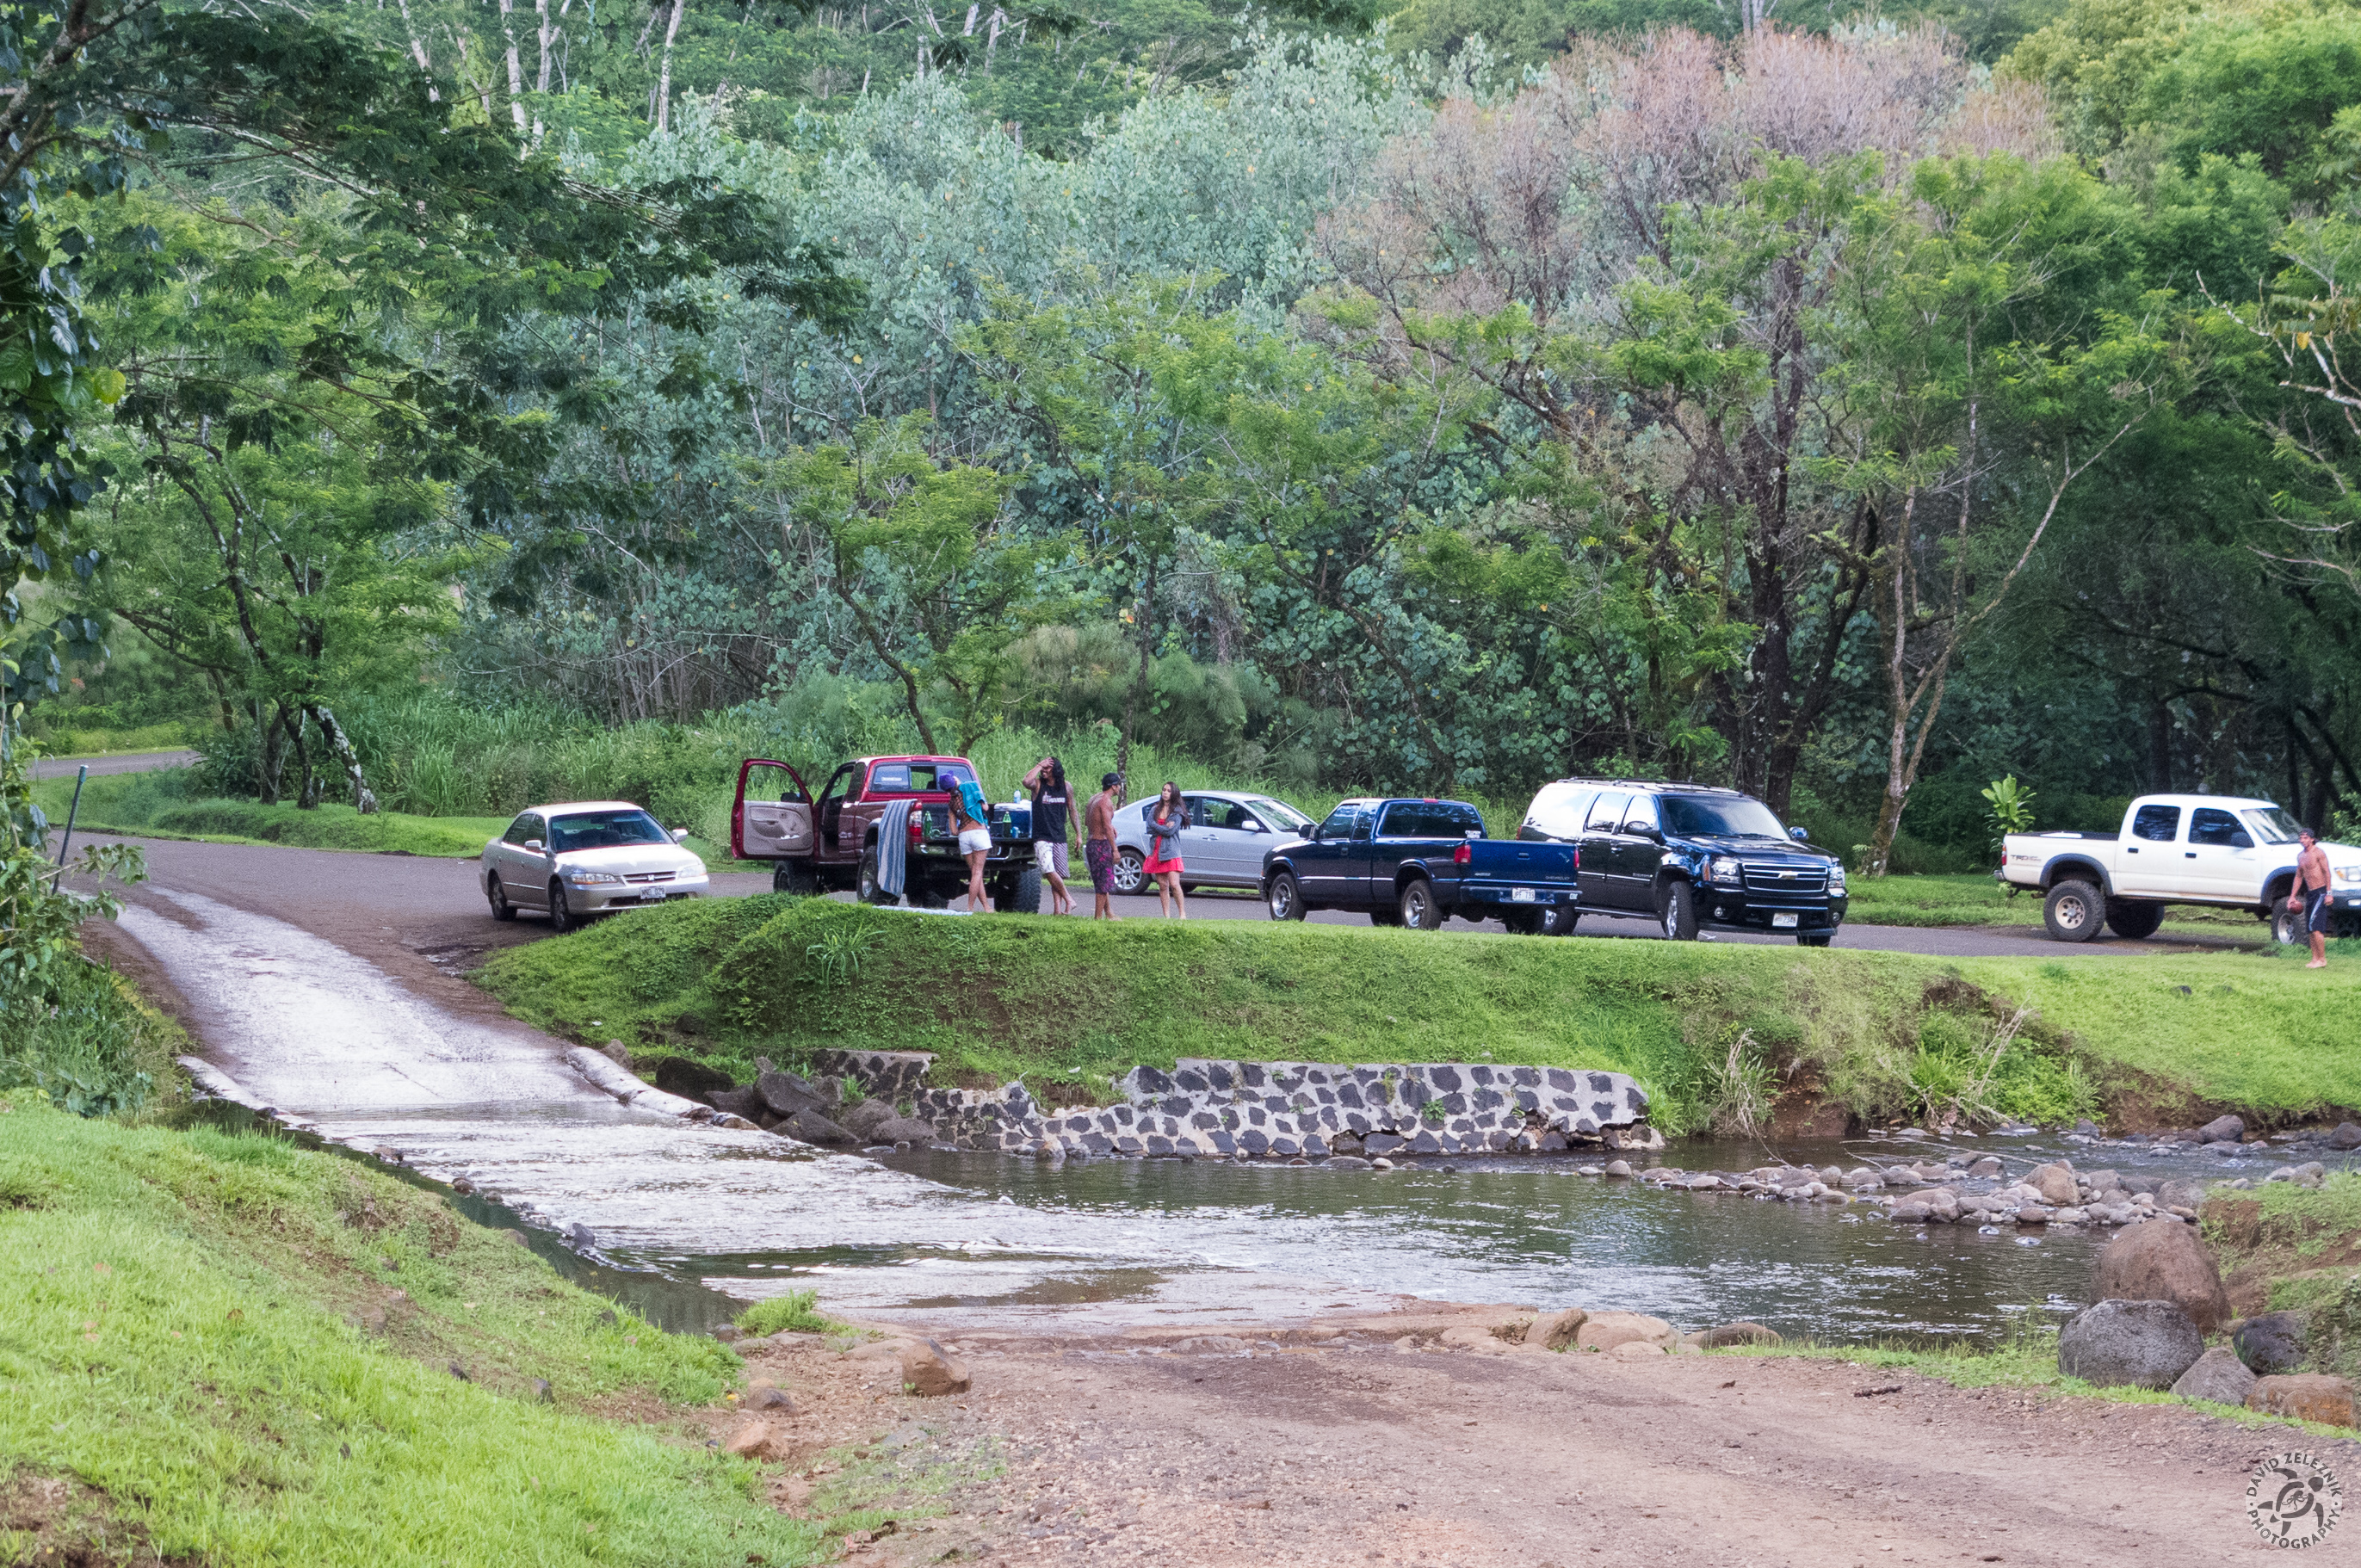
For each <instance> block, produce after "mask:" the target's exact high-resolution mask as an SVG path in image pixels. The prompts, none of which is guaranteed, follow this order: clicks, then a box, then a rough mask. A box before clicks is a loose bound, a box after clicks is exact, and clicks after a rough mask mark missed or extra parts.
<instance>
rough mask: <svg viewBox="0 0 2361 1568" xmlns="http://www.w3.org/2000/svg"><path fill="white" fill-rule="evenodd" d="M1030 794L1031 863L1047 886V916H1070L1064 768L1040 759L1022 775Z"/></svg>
mask: <svg viewBox="0 0 2361 1568" xmlns="http://www.w3.org/2000/svg"><path fill="white" fill-rule="evenodd" d="M1025 787H1026V788H1027V789H1029V790H1031V791H1032V792H1033V863H1034V864H1035V865H1036V866H1038V867H1039V868H1040V872H1041V880H1042V881H1043V882H1045V883H1049V900H1050V904H1049V913H1050V914H1052V915H1071V914H1072V913H1073V912H1074V895H1073V894H1071V893H1068V892H1067V891H1066V863H1067V862H1066V846H1067V841H1068V834H1069V832H1070V831H1071V828H1070V826H1069V825H1070V824H1071V821H1072V817H1073V804H1074V797H1073V794H1072V792H1071V791H1070V790H1068V789H1067V787H1066V765H1065V764H1064V763H1063V762H1060V761H1058V759H1057V758H1055V757H1044V758H1042V759H1041V760H1040V761H1039V762H1036V763H1034V764H1033V771H1032V772H1031V773H1027V774H1026V775H1025Z"/></svg>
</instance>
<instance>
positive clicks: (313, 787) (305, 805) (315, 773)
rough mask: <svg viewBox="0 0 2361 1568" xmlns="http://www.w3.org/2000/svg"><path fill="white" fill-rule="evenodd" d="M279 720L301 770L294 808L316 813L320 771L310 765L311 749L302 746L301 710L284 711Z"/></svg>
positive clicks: (318, 799)
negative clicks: (291, 744)
mask: <svg viewBox="0 0 2361 1568" xmlns="http://www.w3.org/2000/svg"><path fill="white" fill-rule="evenodd" d="M280 718H282V720H283V721H284V722H285V724H286V726H287V734H288V736H289V738H290V739H291V740H293V741H294V742H295V762H296V765H297V766H298V767H300V768H302V784H300V785H299V786H298V787H297V790H296V794H295V806H296V808H297V809H298V810H302V811H317V810H318V809H319V808H320V770H319V769H317V768H315V767H313V765H312V748H311V747H309V746H306V745H305V744H303V714H302V710H301V709H289V710H285V711H283V712H282V713H281V715H280Z"/></svg>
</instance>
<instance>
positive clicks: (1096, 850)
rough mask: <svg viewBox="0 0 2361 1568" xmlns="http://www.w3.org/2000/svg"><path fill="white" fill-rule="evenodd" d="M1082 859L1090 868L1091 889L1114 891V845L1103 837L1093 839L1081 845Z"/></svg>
mask: <svg viewBox="0 0 2361 1568" xmlns="http://www.w3.org/2000/svg"><path fill="white" fill-rule="evenodd" d="M1082 859H1083V860H1084V861H1087V862H1089V864H1090V868H1091V891H1092V892H1093V893H1113V892H1114V891H1115V845H1114V844H1113V843H1112V842H1110V841H1109V840H1107V839H1092V840H1091V841H1090V842H1089V843H1087V844H1085V845H1083V846H1082Z"/></svg>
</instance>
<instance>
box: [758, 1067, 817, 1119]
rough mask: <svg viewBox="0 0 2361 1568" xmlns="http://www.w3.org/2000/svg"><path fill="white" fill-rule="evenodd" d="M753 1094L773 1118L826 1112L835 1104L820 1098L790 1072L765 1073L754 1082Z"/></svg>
mask: <svg viewBox="0 0 2361 1568" xmlns="http://www.w3.org/2000/svg"><path fill="white" fill-rule="evenodd" d="M754 1092H755V1093H756V1094H758V1095H760V1096H761V1097H762V1101H763V1106H764V1108H765V1109H767V1110H768V1111H769V1112H770V1113H771V1114H772V1115H774V1116H792V1115H794V1114H795V1113H796V1112H798V1111H828V1110H832V1109H834V1108H835V1104H836V1102H835V1100H834V1099H833V1098H829V1099H823V1098H821V1096H820V1092H819V1091H818V1089H817V1088H816V1087H814V1086H813V1085H812V1084H810V1083H808V1082H807V1081H806V1080H803V1079H800V1078H797V1077H796V1075H795V1074H794V1073H792V1072H779V1071H775V1070H774V1071H770V1072H765V1073H764V1074H763V1076H762V1077H760V1078H758V1079H756V1080H754Z"/></svg>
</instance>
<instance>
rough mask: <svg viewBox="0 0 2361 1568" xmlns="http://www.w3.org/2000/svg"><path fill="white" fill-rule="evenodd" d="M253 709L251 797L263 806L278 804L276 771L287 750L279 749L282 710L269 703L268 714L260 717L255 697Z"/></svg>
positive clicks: (283, 717)
mask: <svg viewBox="0 0 2361 1568" xmlns="http://www.w3.org/2000/svg"><path fill="white" fill-rule="evenodd" d="M251 706H252V707H253V710H254V743H255V754H254V797H255V798H256V799H257V800H258V801H260V802H261V803H262V804H263V805H265V806H276V805H278V804H279V774H280V770H281V769H283V768H284V767H285V766H286V762H287V754H286V752H285V751H283V750H281V746H280V742H281V740H282V739H283V732H282V730H281V729H280V726H281V724H282V723H283V722H284V721H285V719H286V717H287V714H286V710H285V709H284V708H282V707H277V706H276V705H274V706H273V708H272V711H271V715H270V718H269V719H268V720H267V721H266V720H265V719H264V718H263V717H262V699H261V698H260V697H256V698H254V699H253V701H252V704H251Z"/></svg>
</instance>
